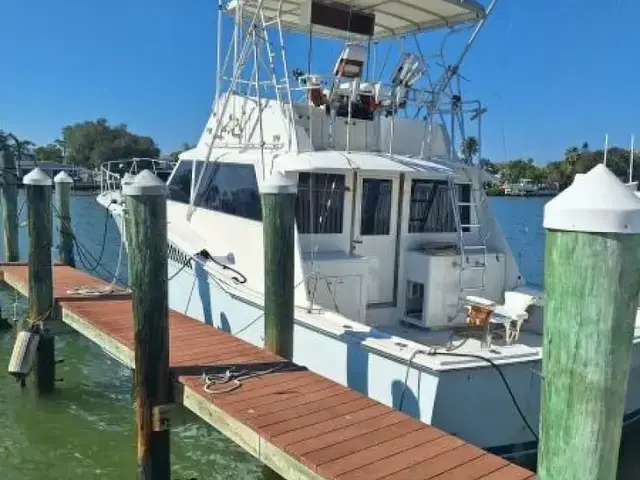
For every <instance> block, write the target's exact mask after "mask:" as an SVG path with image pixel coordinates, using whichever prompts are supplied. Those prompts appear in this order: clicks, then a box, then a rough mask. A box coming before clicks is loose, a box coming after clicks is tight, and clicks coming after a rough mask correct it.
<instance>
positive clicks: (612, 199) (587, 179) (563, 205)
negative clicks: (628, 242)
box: [543, 164, 640, 234]
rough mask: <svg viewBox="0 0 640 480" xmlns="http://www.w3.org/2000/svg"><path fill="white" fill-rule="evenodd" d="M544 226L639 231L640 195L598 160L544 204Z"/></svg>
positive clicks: (616, 231) (605, 231) (621, 231)
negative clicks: (639, 196) (597, 162)
mask: <svg viewBox="0 0 640 480" xmlns="http://www.w3.org/2000/svg"><path fill="white" fill-rule="evenodd" d="M543 225H544V228H550V229H553V230H565V231H574V232H594V233H628V234H637V233H640V198H638V197H637V196H636V195H635V194H634V193H633V192H632V191H631V190H629V188H627V186H626V185H625V184H624V183H622V182H621V181H620V180H619V179H618V178H617V177H616V176H615V175H614V174H613V173H612V172H611V171H610V170H609V169H608V168H607V167H605V166H604V165H602V164H598V165H596V166H595V167H593V168H592V169H591V170H590V171H589V172H588V173H586V174H584V175H581V176H580V177H577V178H575V179H574V181H573V183H572V184H571V186H569V187H568V188H567V189H566V190H565V191H563V192H562V193H560V194H559V195H558V196H557V197H555V198H554V199H553V200H551V201H550V202H549V203H547V204H546V205H545V207H544V222H543Z"/></svg>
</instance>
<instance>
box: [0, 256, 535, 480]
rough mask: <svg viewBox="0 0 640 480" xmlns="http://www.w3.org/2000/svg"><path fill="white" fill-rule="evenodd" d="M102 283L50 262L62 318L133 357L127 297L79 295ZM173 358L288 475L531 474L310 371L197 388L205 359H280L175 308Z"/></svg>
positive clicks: (189, 384) (512, 479)
mask: <svg viewBox="0 0 640 480" xmlns="http://www.w3.org/2000/svg"><path fill="white" fill-rule="evenodd" d="M0 268H1V269H2V275H3V279H4V281H5V282H6V283H8V284H9V285H11V286H12V287H14V288H15V289H16V290H18V291H20V292H21V293H23V294H26V293H27V274H28V272H27V266H26V265H25V264H1V265H0ZM104 285H106V284H105V283H104V282H102V281H100V280H96V279H95V278H93V277H91V276H89V275H87V274H84V273H82V272H79V271H78V270H75V269H73V268H70V267H65V266H61V265H56V266H55V267H54V295H55V297H56V300H57V303H58V305H59V306H60V309H61V311H62V318H63V321H64V322H66V323H68V324H69V325H70V326H72V327H73V328H75V329H76V330H78V331H80V332H81V333H83V334H84V335H85V336H87V337H88V338H89V339H91V340H92V341H94V342H96V343H98V344H99V345H100V346H101V347H103V348H104V349H105V350H106V351H108V352H109V353H111V354H112V355H114V356H116V357H117V358H119V359H120V361H122V362H123V363H125V364H126V365H128V366H130V367H132V366H133V315H132V308H131V299H130V297H129V296H127V295H124V296H122V295H121V296H113V297H99V298H90V297H78V296H75V297H74V296H73V295H70V294H68V293H67V291H68V290H69V289H70V288H73V287H79V286H104ZM169 329H170V363H171V369H172V372H173V375H174V376H175V377H176V381H177V382H176V383H177V388H176V392H177V394H178V395H177V396H179V398H177V399H176V400H177V401H181V402H182V403H183V404H184V405H185V406H186V407H187V408H189V409H191V410H193V411H194V412H195V413H196V414H198V415H199V416H200V417H202V418H203V419H204V420H205V421H207V422H209V423H211V424H212V425H214V426H215V427H216V428H218V429H219V430H221V431H222V432H223V433H225V434H226V435H227V436H229V437H230V438H231V439H232V440H234V441H235V442H236V443H238V444H240V445H241V446H242V447H244V448H245V449H247V450H248V451H249V452H250V453H252V454H253V455H254V456H256V457H257V458H259V459H260V460H262V461H263V462H264V463H266V464H267V465H269V466H270V467H271V468H273V469H274V470H276V471H277V472H278V473H280V474H281V475H282V476H284V477H285V478H291V479H292V478H295V479H315V480H318V479H336V480H356V479H362V480H389V479H395V480H403V479H406V480H427V479H437V480H445V479H446V480H454V479H455V480H463V479H464V480H480V479H482V480H525V479H533V478H534V474H533V473H531V472H529V471H527V470H524V469H522V468H520V467H518V466H515V465H513V464H509V463H508V462H507V461H505V460H504V459H502V458H500V457H497V456H494V455H492V454H489V453H487V452H484V451H483V450H481V449H479V448H477V447H474V446H473V445H469V444H467V443H465V442H463V441H462V440H460V439H459V438H457V437H455V436H452V435H449V434H447V433H445V432H443V431H441V430H438V429H437V428H434V427H431V426H429V425H426V424H424V423H422V422H420V421H418V420H415V419H413V418H410V417H408V416H407V415H405V414H403V413H401V412H398V411H395V410H393V409H392V408H389V407H387V406H385V405H382V404H380V403H379V402H376V401H375V400H371V399H370V398H367V397H364V396H363V395H361V394H359V393H357V392H355V391H353V390H351V389H349V388H347V387H344V386H342V385H339V384H337V383H335V382H333V381H331V380H328V379H326V378H324V377H322V376H320V375H317V374H315V373H313V372H310V371H308V370H304V369H300V370H295V371H280V372H274V373H271V374H268V375H263V376H259V377H256V378H251V379H248V380H245V381H244V382H243V384H242V387H241V388H239V389H238V390H235V391H233V392H230V393H226V394H217V395H210V394H208V393H206V392H205V391H204V389H203V379H202V373H203V371H204V369H205V367H215V366H216V365H218V366H225V365H231V364H232V365H238V366H245V367H247V366H249V365H251V364H256V363H270V362H275V363H277V362H282V361H283V360H282V359H281V358H279V357H277V356H276V355H273V354H271V353H269V352H267V351H265V350H263V349H260V348H258V347H255V346H253V345H251V344H249V343H247V342H244V341H242V340H240V339H237V338H235V337H232V336H230V335H228V334H226V333H223V332H221V331H219V330H217V329H216V328H212V327H210V326H207V325H204V324H202V323H200V322H198V321H196V320H194V319H192V318H189V317H187V316H185V315H182V314H180V313H178V312H174V311H172V312H171V313H170V316H169Z"/></svg>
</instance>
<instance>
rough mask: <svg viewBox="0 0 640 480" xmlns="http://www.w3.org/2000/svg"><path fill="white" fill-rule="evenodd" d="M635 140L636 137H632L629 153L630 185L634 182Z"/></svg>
mask: <svg viewBox="0 0 640 480" xmlns="http://www.w3.org/2000/svg"><path fill="white" fill-rule="evenodd" d="M635 139H636V137H635V135H631V152H630V153H629V183H632V182H633V143H634V141H635Z"/></svg>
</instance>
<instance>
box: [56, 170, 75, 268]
mask: <svg viewBox="0 0 640 480" xmlns="http://www.w3.org/2000/svg"><path fill="white" fill-rule="evenodd" d="M53 181H54V182H55V184H56V208H57V210H58V211H57V215H56V216H57V217H58V232H60V234H59V242H60V243H59V245H58V251H59V254H60V261H61V262H62V263H64V264H65V265H69V266H70V267H75V266H76V260H75V258H74V257H73V229H72V228H71V186H72V185H73V179H72V178H71V177H70V176H69V174H68V173H67V172H65V171H64V170H63V171H61V172H60V173H58V174H57V175H56V176H55V177H54V178H53Z"/></svg>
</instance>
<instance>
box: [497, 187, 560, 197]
mask: <svg viewBox="0 0 640 480" xmlns="http://www.w3.org/2000/svg"><path fill="white" fill-rule="evenodd" d="M485 193H486V194H487V197H555V196H556V195H557V194H558V193H560V192H550V191H541V192H526V193H504V191H502V190H501V189H499V188H495V187H490V188H487V189H485Z"/></svg>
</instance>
